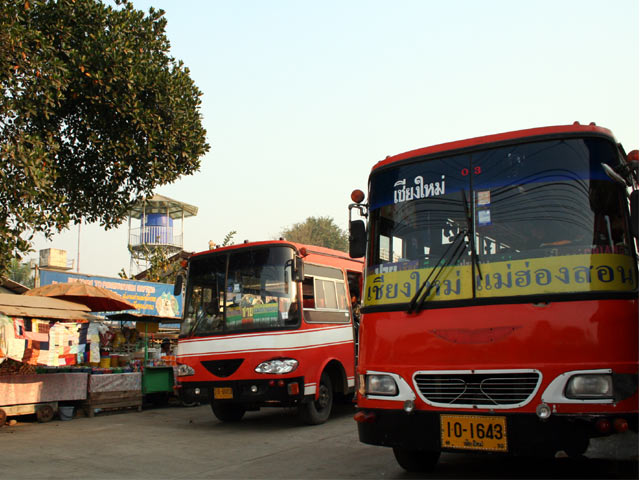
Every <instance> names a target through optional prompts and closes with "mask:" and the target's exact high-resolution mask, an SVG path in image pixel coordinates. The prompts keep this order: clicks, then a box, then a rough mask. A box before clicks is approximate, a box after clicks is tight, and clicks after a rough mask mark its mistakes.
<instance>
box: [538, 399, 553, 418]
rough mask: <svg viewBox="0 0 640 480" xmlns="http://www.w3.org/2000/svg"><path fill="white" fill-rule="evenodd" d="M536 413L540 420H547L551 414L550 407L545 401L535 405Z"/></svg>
mask: <svg viewBox="0 0 640 480" xmlns="http://www.w3.org/2000/svg"><path fill="white" fill-rule="evenodd" d="M536 415H537V416H538V418H539V419H540V420H547V419H548V418H549V417H550V416H551V408H549V405H547V404H546V403H541V404H540V405H538V406H537V407H536Z"/></svg>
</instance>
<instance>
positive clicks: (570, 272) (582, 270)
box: [364, 254, 638, 306]
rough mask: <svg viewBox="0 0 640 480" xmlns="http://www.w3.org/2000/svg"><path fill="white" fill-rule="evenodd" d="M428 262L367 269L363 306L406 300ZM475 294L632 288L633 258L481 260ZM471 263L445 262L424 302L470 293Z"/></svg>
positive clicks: (634, 280) (635, 282) (634, 284)
mask: <svg viewBox="0 0 640 480" xmlns="http://www.w3.org/2000/svg"><path fill="white" fill-rule="evenodd" d="M432 270H433V268H421V269H418V270H413V271H411V270H400V269H398V270H396V271H393V272H387V273H380V274H374V275H371V274H369V275H367V279H366V285H365V291H364V304H365V306H373V305H385V304H393V303H408V302H409V301H411V299H412V297H413V296H414V295H415V294H416V291H417V290H418V289H419V288H420V286H421V285H422V283H424V282H425V280H426V279H427V278H429V275H430V274H431V272H432ZM481 270H482V277H480V276H476V296H477V297H481V298H490V297H508V296H516V295H539V294H550V293H574V292H588V291H633V290H635V289H637V288H638V279H637V278H636V274H635V266H634V263H633V259H632V258H630V257H628V256H626V255H615V254H600V255H589V254H586V255H567V256H559V257H544V258H531V259H528V260H510V261H504V262H492V263H482V264H481ZM471 275H472V274H471V266H470V265H465V266H453V267H445V268H444V269H443V270H442V272H441V274H440V276H439V277H440V278H439V279H438V280H437V281H436V284H435V285H434V287H433V288H432V292H431V293H430V295H429V298H427V299H426V301H427V302H430V301H443V300H460V299H470V298H471V297H472V295H473V293H472V285H471Z"/></svg>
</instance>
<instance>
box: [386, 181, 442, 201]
mask: <svg viewBox="0 0 640 480" xmlns="http://www.w3.org/2000/svg"><path fill="white" fill-rule="evenodd" d="M444 180H445V176H444V175H442V180H441V181H440V182H431V183H424V178H423V177H422V175H418V176H417V177H415V178H414V179H413V183H414V184H415V187H414V186H413V185H409V186H407V179H406V178H403V179H402V180H398V181H397V182H396V183H394V184H393V188H394V190H393V203H403V202H409V201H411V200H419V199H421V198H429V197H437V196H440V195H444V193H445V192H444Z"/></svg>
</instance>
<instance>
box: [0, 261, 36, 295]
mask: <svg viewBox="0 0 640 480" xmlns="http://www.w3.org/2000/svg"><path fill="white" fill-rule="evenodd" d="M7 276H8V277H9V279H11V280H13V281H14V282H18V283H19V284H21V285H24V286H25V287H29V288H33V285H34V283H35V279H34V278H33V272H32V271H31V265H30V264H28V263H20V261H19V260H18V259H17V258H12V259H11V261H10V262H9V268H8V275H7Z"/></svg>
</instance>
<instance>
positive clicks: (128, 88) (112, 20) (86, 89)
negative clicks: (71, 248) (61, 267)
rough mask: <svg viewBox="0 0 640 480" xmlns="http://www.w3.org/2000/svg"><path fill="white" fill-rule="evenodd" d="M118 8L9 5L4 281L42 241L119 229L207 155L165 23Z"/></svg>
mask: <svg viewBox="0 0 640 480" xmlns="http://www.w3.org/2000/svg"><path fill="white" fill-rule="evenodd" d="M116 3H117V4H118V5H117V6H116V7H115V8H112V7H110V6H106V5H104V4H102V3H100V2H99V1H98V0H55V1H54V0H4V1H3V2H2V4H1V5H0V90H1V91H2V97H1V100H0V162H1V163H2V168H1V169H0V237H1V238H2V239H3V241H2V242H0V272H1V271H3V270H4V271H6V269H7V267H8V264H9V259H10V258H12V257H18V258H19V257H20V256H21V255H22V254H24V253H26V252H28V251H30V246H31V245H30V242H31V240H32V239H33V235H34V233H36V232H41V233H43V234H44V235H45V236H46V237H47V238H50V237H51V236H52V235H53V234H54V233H56V232H57V231H60V230H62V229H64V228H67V227H68V226H69V225H70V224H71V223H77V222H80V221H83V220H84V221H86V222H90V223H92V222H99V223H100V224H101V225H102V226H104V227H105V228H112V227H115V226H117V225H119V224H120V223H121V222H122V221H123V220H124V219H125V218H126V215H127V211H128V210H129V208H130V207H131V206H132V205H133V204H135V203H136V201H138V200H139V199H141V198H142V197H145V196H151V195H152V193H153V190H154V188H156V187H157V186H159V185H163V184H166V183H170V182H173V181H175V180H176V179H177V178H179V177H180V176H182V175H190V174H193V173H194V172H196V171H197V170H198V169H199V167H200V160H199V159H200V157H201V156H202V155H204V153H206V152H207V151H208V150H209V145H208V144H207V143H206V139H205V136H206V132H205V130H204V128H203V127H202V124H201V115H200V103H201V102H200V96H201V92H200V91H199V90H198V88H197V87H196V86H195V84H194V83H193V81H192V80H191V78H190V77H189V70H188V69H187V68H185V67H184V65H183V64H182V62H179V61H176V60H175V59H174V58H173V57H171V56H170V55H169V48H170V45H169V41H168V39H167V38H166V36H165V33H164V32H165V26H166V20H165V19H164V18H163V14H164V12H163V11H161V10H159V11H155V10H154V9H150V10H149V13H148V14H145V13H143V12H141V11H138V10H135V9H134V8H133V6H132V5H131V4H130V3H128V2H127V1H126V0H123V1H116Z"/></svg>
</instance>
